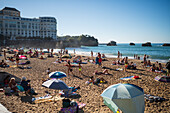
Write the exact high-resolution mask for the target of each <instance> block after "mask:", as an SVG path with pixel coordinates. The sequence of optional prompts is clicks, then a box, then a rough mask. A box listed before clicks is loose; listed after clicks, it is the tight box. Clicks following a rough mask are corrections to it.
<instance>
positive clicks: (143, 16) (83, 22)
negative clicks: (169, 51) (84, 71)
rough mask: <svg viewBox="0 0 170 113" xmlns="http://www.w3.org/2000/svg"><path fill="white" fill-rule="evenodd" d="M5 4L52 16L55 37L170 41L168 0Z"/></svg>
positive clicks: (1, 1)
mask: <svg viewBox="0 0 170 113" xmlns="http://www.w3.org/2000/svg"><path fill="white" fill-rule="evenodd" d="M4 7H13V8H16V9H18V10H19V11H21V16H22V17H28V18H35V17H36V18H38V17H41V16H52V17H55V18H56V19H57V35H58V36H65V35H71V36H77V35H81V34H88V35H91V36H94V37H95V38H97V39H98V41H99V42H100V43H108V42H110V41H111V40H113V41H116V42H117V43H129V42H134V43H143V42H147V41H150V42H152V43H157V42H161V43H170V0H0V9H2V8H4Z"/></svg>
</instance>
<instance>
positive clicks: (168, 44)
mask: <svg viewBox="0 0 170 113" xmlns="http://www.w3.org/2000/svg"><path fill="white" fill-rule="evenodd" d="M162 46H170V43H164V44H163V45H162Z"/></svg>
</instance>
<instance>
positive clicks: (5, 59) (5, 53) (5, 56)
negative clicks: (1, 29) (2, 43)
mask: <svg viewBox="0 0 170 113" xmlns="http://www.w3.org/2000/svg"><path fill="white" fill-rule="evenodd" d="M4 59H5V60H6V51H5V50H4Z"/></svg>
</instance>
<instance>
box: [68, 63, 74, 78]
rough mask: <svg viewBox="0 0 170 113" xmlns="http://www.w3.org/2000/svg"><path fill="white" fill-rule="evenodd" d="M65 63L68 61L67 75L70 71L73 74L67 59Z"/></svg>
mask: <svg viewBox="0 0 170 113" xmlns="http://www.w3.org/2000/svg"><path fill="white" fill-rule="evenodd" d="M67 63H68V70H67V73H68V75H69V72H71V73H72V75H74V74H73V69H71V64H70V61H68V62H67Z"/></svg>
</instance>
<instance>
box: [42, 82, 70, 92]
mask: <svg viewBox="0 0 170 113" xmlns="http://www.w3.org/2000/svg"><path fill="white" fill-rule="evenodd" d="M42 86H44V87H47V88H50V89H57V90H65V89H68V88H69V87H68V86H67V85H66V84H65V83H64V82H63V81H62V80H56V79H51V80H47V81H45V82H44V83H43V84H42Z"/></svg>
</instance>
